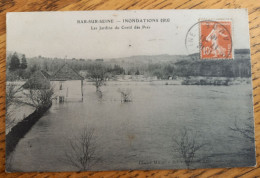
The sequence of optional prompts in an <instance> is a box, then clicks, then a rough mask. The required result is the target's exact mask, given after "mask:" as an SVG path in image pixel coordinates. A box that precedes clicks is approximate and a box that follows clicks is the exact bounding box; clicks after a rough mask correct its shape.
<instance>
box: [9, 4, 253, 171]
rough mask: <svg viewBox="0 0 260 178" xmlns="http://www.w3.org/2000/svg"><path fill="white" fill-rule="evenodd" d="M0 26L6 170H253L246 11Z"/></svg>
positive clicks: (35, 16) (60, 15) (81, 16)
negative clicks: (0, 34) (2, 30)
mask: <svg viewBox="0 0 260 178" xmlns="http://www.w3.org/2000/svg"><path fill="white" fill-rule="evenodd" d="M6 18H7V55H6V62H7V63H6V171H7V172H38V171H40V172H56V171H58V172H60V171H105V170H154V169H156V170H158V169H196V168H217V167H252V166H255V164H256V156H255V137H254V112H253V98H252V81H251V80H252V79H251V60H250V43H249V27H248V12H247V10H246V9H222V10H221V9H214V10H206V9H204V10H128V11H75V12H10V13H7V17H6Z"/></svg>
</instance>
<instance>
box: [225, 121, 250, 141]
mask: <svg viewBox="0 0 260 178" xmlns="http://www.w3.org/2000/svg"><path fill="white" fill-rule="evenodd" d="M250 120H253V119H252V118H248V119H247V122H246V123H244V124H243V126H239V125H238V123H237V120H235V122H234V126H233V127H229V129H230V130H232V131H234V132H236V133H239V134H240V135H242V136H243V137H244V138H246V139H247V140H248V141H250V142H255V137H254V125H253V124H250V122H248V121H250Z"/></svg>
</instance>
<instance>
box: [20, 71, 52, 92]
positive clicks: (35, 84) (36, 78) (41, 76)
mask: <svg viewBox="0 0 260 178" xmlns="http://www.w3.org/2000/svg"><path fill="white" fill-rule="evenodd" d="M50 86H51V84H50V75H49V74H48V73H47V72H45V71H42V70H39V71H36V72H34V73H33V74H32V76H31V77H30V78H29V79H28V80H27V81H26V82H25V84H23V85H22V87H23V88H24V89H35V90H39V89H49V88H50Z"/></svg>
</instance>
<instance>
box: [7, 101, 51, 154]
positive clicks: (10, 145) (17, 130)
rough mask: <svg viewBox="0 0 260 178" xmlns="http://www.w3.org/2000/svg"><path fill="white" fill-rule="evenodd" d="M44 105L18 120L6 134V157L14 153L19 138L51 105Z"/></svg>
mask: <svg viewBox="0 0 260 178" xmlns="http://www.w3.org/2000/svg"><path fill="white" fill-rule="evenodd" d="M51 105H52V104H49V105H48V106H42V107H40V108H39V109H37V110H35V111H34V112H33V113H32V114H30V115H29V116H27V117H26V118H25V119H23V120H22V121H20V122H18V123H17V124H16V125H15V126H14V127H13V128H12V129H11V131H10V132H9V133H8V134H7V135H6V157H7V158H8V156H9V155H10V153H12V152H13V151H14V149H15V147H16V145H17V144H18V142H19V140H20V139H21V138H23V137H24V136H25V134H26V133H27V132H28V131H29V130H30V129H31V128H32V126H33V125H34V124H35V123H36V122H37V121H38V120H39V119H40V118H41V117H42V116H43V115H44V113H45V112H46V111H47V110H48V109H49V108H50V107H51Z"/></svg>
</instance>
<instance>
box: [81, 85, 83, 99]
mask: <svg viewBox="0 0 260 178" xmlns="http://www.w3.org/2000/svg"><path fill="white" fill-rule="evenodd" d="M81 96H82V98H81V99H82V101H83V80H81Z"/></svg>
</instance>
